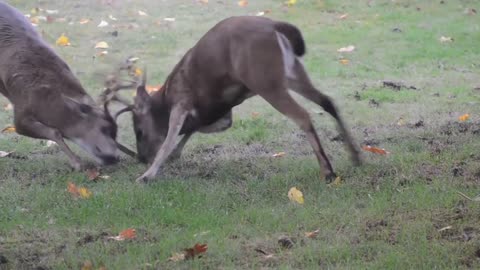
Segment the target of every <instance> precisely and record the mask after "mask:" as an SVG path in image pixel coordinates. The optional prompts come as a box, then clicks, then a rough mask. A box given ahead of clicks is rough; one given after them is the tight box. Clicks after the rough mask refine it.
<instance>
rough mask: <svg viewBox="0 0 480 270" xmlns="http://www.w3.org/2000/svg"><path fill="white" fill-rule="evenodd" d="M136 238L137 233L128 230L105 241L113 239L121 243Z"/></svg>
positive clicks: (133, 230)
mask: <svg viewBox="0 0 480 270" xmlns="http://www.w3.org/2000/svg"><path fill="white" fill-rule="evenodd" d="M136 237H137V232H136V230H135V229H132V228H129V229H126V230H123V231H121V232H120V234H119V235H117V236H110V237H108V238H107V239H113V240H116V241H123V240H127V239H134V238H136Z"/></svg>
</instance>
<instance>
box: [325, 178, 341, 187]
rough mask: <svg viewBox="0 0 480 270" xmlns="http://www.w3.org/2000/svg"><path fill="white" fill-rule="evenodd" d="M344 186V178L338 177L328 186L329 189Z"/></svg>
mask: <svg viewBox="0 0 480 270" xmlns="http://www.w3.org/2000/svg"><path fill="white" fill-rule="evenodd" d="M341 184H342V178H341V177H340V176H337V178H335V180H333V182H332V183H330V184H328V186H329V187H339V186H340V185H341Z"/></svg>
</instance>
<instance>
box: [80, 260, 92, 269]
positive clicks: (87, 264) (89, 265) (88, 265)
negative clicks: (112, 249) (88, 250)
mask: <svg viewBox="0 0 480 270" xmlns="http://www.w3.org/2000/svg"><path fill="white" fill-rule="evenodd" d="M92 269H93V264H92V262H91V261H85V262H84V263H83V265H82V268H81V270H92Z"/></svg>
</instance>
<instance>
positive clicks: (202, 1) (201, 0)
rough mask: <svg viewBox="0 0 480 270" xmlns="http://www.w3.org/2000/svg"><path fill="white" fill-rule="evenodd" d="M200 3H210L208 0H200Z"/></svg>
mask: <svg viewBox="0 0 480 270" xmlns="http://www.w3.org/2000/svg"><path fill="white" fill-rule="evenodd" d="M198 2H199V3H202V4H208V0H198Z"/></svg>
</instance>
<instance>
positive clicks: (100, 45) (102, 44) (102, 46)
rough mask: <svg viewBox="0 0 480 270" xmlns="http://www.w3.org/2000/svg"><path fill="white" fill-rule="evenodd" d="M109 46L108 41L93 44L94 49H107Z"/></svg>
mask: <svg viewBox="0 0 480 270" xmlns="http://www.w3.org/2000/svg"><path fill="white" fill-rule="evenodd" d="M109 47H110V46H108V43H107V42H105V41H100V42H98V43H97V44H95V49H108V48H109Z"/></svg>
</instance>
